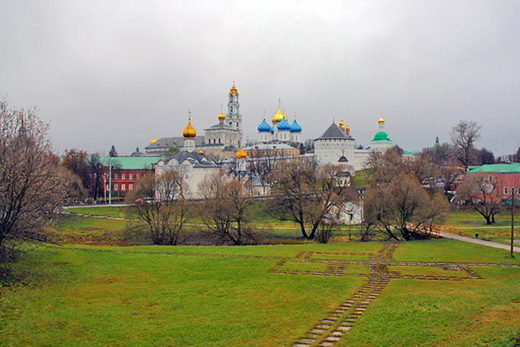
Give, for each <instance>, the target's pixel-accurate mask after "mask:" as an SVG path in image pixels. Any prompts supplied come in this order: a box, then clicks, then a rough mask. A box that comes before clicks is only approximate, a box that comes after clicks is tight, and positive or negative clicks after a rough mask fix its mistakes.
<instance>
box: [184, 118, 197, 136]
mask: <svg viewBox="0 0 520 347" xmlns="http://www.w3.org/2000/svg"><path fill="white" fill-rule="evenodd" d="M182 136H184V138H185V139H194V138H195V136H197V132H196V131H195V129H194V128H193V126H192V125H191V118H190V120H189V121H188V126H187V127H186V129H184V131H183V132H182Z"/></svg>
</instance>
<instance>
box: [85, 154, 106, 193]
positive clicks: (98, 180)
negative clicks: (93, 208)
mask: <svg viewBox="0 0 520 347" xmlns="http://www.w3.org/2000/svg"><path fill="white" fill-rule="evenodd" d="M88 165H89V167H90V175H91V177H90V196H91V197H92V198H93V199H94V201H95V200H97V198H98V197H101V196H102V195H103V166H102V165H101V162H100V159H99V154H98V153H92V154H91V155H90V158H89V160H88Z"/></svg>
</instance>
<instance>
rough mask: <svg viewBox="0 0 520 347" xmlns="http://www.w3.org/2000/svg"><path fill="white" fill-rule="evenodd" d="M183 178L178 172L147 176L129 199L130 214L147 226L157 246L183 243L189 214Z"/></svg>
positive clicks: (149, 234)
mask: <svg viewBox="0 0 520 347" xmlns="http://www.w3.org/2000/svg"><path fill="white" fill-rule="evenodd" d="M183 177H184V175H182V174H180V173H179V172H177V171H168V172H166V173H164V174H162V175H146V176H144V177H143V178H141V179H140V180H139V182H137V185H136V188H135V189H134V190H133V191H131V193H130V194H128V195H127V197H126V200H127V202H128V203H129V204H130V206H129V212H130V213H131V214H134V215H137V217H138V218H139V219H141V220H143V221H144V222H145V223H146V225H147V226H148V236H149V237H150V239H151V241H152V242H153V243H154V244H156V245H171V246H173V245H177V244H178V243H179V242H180V241H181V240H182V237H183V229H184V225H185V223H186V222H187V220H188V218H189V211H190V204H189V202H188V200H187V199H186V198H185V197H186V190H187V185H186V182H185V181H184V179H183ZM134 201H137V202H138V203H133V202H134Z"/></svg>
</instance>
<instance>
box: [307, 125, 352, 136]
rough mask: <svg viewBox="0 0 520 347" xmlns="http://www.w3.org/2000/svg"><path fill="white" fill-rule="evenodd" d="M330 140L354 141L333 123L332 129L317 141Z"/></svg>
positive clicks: (326, 131)
mask: <svg viewBox="0 0 520 347" xmlns="http://www.w3.org/2000/svg"><path fill="white" fill-rule="evenodd" d="M330 139H342V140H353V139H352V137H351V136H349V135H347V134H345V133H344V132H343V131H342V130H341V129H340V128H339V126H338V125H337V124H336V123H332V124H331V125H330V127H329V128H328V129H327V130H325V132H324V133H323V134H321V136H320V137H318V138H317V139H316V140H330Z"/></svg>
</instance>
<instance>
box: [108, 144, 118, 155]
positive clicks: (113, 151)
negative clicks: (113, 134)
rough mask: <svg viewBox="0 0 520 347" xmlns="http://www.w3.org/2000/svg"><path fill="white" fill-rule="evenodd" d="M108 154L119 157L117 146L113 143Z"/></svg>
mask: <svg viewBox="0 0 520 347" xmlns="http://www.w3.org/2000/svg"><path fill="white" fill-rule="evenodd" d="M108 156H109V157H117V151H116V147H115V146H114V145H112V147H111V148H110V151H109V152H108Z"/></svg>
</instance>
